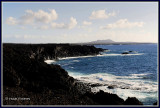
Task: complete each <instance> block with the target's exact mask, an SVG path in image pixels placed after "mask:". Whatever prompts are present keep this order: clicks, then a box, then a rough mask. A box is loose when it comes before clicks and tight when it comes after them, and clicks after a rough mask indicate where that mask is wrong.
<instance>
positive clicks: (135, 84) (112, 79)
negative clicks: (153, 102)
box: [69, 72, 158, 99]
mask: <svg viewBox="0 0 160 108" xmlns="http://www.w3.org/2000/svg"><path fill="white" fill-rule="evenodd" d="M69 75H70V76H72V77H74V78H75V79H77V80H79V81H81V82H84V83H89V84H90V85H93V84H98V85H100V86H95V87H92V92H98V91H99V90H104V91H106V92H109V93H114V94H117V95H119V96H120V97H121V98H124V99H126V98H127V97H128V96H130V97H135V93H136V97H137V98H141V99H142V98H145V97H146V96H147V97H154V96H155V95H156V93H157V90H158V84H157V82H152V81H146V80H142V79H138V78H141V77H143V76H146V75H149V73H146V74H131V75H130V76H115V75H112V74H107V73H96V74H89V75H84V74H81V73H76V72H69ZM131 79H132V80H131ZM109 87H112V88H113V89H110V88H109ZM140 93H141V95H137V94H140ZM147 93H148V94H147Z"/></svg>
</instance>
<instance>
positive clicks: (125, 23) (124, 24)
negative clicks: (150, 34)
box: [100, 19, 144, 29]
mask: <svg viewBox="0 0 160 108" xmlns="http://www.w3.org/2000/svg"><path fill="white" fill-rule="evenodd" d="M143 25H144V22H129V21H128V20H127V19H120V20H118V21H117V22H115V23H112V24H108V25H107V26H102V27H100V28H101V29H114V28H132V27H143Z"/></svg>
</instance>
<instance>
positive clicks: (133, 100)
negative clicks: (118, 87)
mask: <svg viewBox="0 0 160 108" xmlns="http://www.w3.org/2000/svg"><path fill="white" fill-rule="evenodd" d="M124 104H125V105H143V104H142V102H140V101H139V100H138V99H137V98H135V97H128V98H127V99H126V101H125V102H124Z"/></svg>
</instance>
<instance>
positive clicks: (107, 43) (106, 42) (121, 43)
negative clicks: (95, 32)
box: [76, 39, 152, 45]
mask: <svg viewBox="0 0 160 108" xmlns="http://www.w3.org/2000/svg"><path fill="white" fill-rule="evenodd" d="M76 44H81V45H130V44H152V42H115V41H113V40H111V39H107V40H96V41H91V42H85V43H76Z"/></svg>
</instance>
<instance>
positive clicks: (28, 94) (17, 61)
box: [3, 44, 139, 105]
mask: <svg viewBox="0 0 160 108" xmlns="http://www.w3.org/2000/svg"><path fill="white" fill-rule="evenodd" d="M100 51H103V49H100V48H99V49H97V48H95V47H94V46H80V45H69V44H3V104H4V105H13V104H14V105H111V104H112V105H116V104H118V105H120V104H124V100H123V99H121V98H119V97H118V96H117V95H115V94H109V93H105V92H103V91H100V92H98V93H96V94H94V93H92V92H91V90H90V88H89V87H88V86H87V85H85V84H83V83H80V82H77V81H76V80H75V79H74V78H73V77H71V76H69V75H68V73H67V72H66V71H65V70H64V69H62V68H61V67H60V66H59V65H53V64H51V65H48V64H46V63H45V62H44V60H46V59H57V58H58V57H68V56H84V55H97V54H98V53H99V52H100ZM19 97H20V98H29V100H26V101H22V100H16V101H15V100H14V101H13V100H12V98H13V99H16V98H19ZM107 100H108V101H107ZM136 104H139V103H136Z"/></svg>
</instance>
